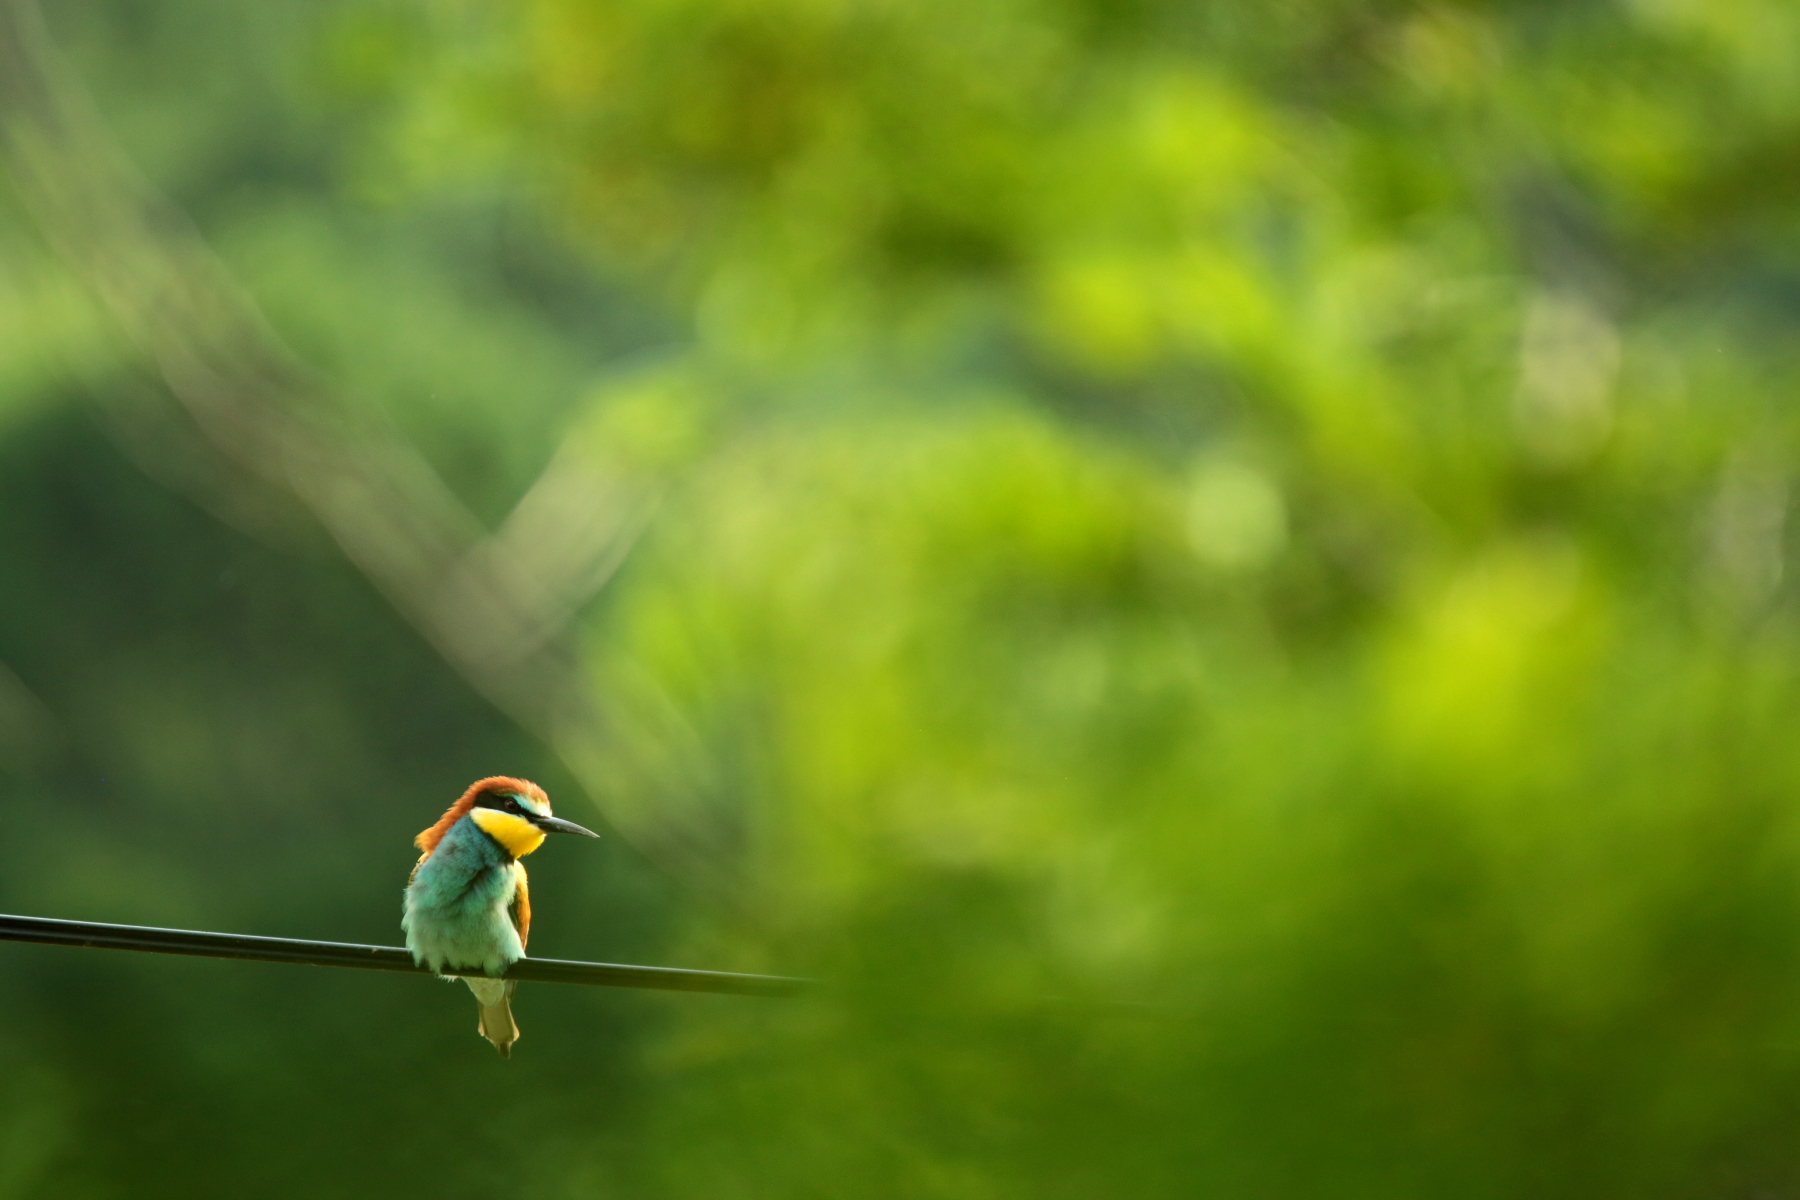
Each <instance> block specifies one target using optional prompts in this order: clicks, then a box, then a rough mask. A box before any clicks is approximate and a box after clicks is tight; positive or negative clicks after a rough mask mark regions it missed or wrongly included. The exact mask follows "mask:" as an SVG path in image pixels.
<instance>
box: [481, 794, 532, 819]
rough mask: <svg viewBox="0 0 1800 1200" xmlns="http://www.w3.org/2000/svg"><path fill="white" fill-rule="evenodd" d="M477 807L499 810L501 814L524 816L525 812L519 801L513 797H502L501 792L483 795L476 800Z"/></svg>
mask: <svg viewBox="0 0 1800 1200" xmlns="http://www.w3.org/2000/svg"><path fill="white" fill-rule="evenodd" d="M475 807H476V808H493V809H498V810H500V811H501V812H510V813H519V814H521V815H523V814H524V811H525V810H524V809H523V808H522V807H520V805H519V802H518V800H517V799H515V798H514V797H512V796H506V795H502V794H500V793H499V792H483V793H481V795H479V796H477V797H476V798H475Z"/></svg>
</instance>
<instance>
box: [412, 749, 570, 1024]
mask: <svg viewBox="0 0 1800 1200" xmlns="http://www.w3.org/2000/svg"><path fill="white" fill-rule="evenodd" d="M550 833H576V834H580V835H581V836H583V837H591V838H597V837H599V836H600V835H599V834H597V833H595V832H594V831H593V830H591V829H583V828H582V827H581V826H579V825H577V824H575V822H573V821H565V820H563V819H562V818H560V817H556V816H552V815H551V813H550V797H549V796H547V795H545V794H544V789H543V788H541V787H539V786H538V785H537V784H535V783H532V782H531V781H530V780H527V779H514V778H512V777H511V776H507V775H494V776H490V777H489V778H487V779H478V780H476V781H475V782H474V783H472V784H470V785H469V788H468V790H467V791H465V792H464V793H463V794H462V796H461V797H460V798H458V800H457V801H456V803H454V804H452V805H451V806H450V807H449V808H447V809H445V810H444V815H443V816H441V817H439V818H438V819H437V822H436V823H435V824H433V825H432V826H431V827H430V828H429V829H426V830H425V831H424V832H422V833H420V834H419V836H418V837H416V838H414V839H413V844H414V845H416V846H417V847H418V848H419V849H420V850H421V851H422V852H423V853H421V854H420V856H419V861H418V862H417V863H416V864H415V865H414V866H413V870H412V876H411V877H410V878H409V879H408V880H407V883H406V899H405V903H404V905H403V906H402V915H401V918H400V927H401V928H402V929H404V930H405V931H406V948H407V949H408V950H409V951H411V952H412V956H413V961H414V962H415V963H417V964H419V965H420V966H425V967H430V968H431V969H432V970H433V971H435V972H437V974H438V975H439V976H440V977H442V976H444V975H445V973H446V972H447V971H453V970H465V971H467V970H478V971H481V972H483V973H484V974H485V975H486V976H488V978H482V977H480V976H475V975H464V976H462V980H463V982H464V983H467V984H468V985H469V990H470V991H472V992H474V993H475V1003H476V1005H477V1006H478V1007H479V1009H480V1023H479V1024H478V1025H477V1027H476V1028H477V1029H478V1030H479V1032H480V1033H481V1036H482V1037H484V1038H486V1039H487V1040H488V1041H490V1042H492V1043H493V1044H494V1048H495V1049H496V1050H498V1051H499V1052H500V1057H501V1058H511V1057H512V1047H513V1043H514V1042H516V1041H518V1040H519V1027H518V1025H517V1024H516V1023H515V1022H514V1021H513V1015H512V995H513V988H514V987H515V986H516V985H517V981H516V980H510V979H499V978H495V977H496V976H499V975H501V974H503V973H504V972H505V970H506V968H508V967H510V966H511V965H512V964H513V963H516V962H518V961H519V960H520V959H521V958H524V957H525V940H526V938H527V936H528V935H529V934H530V932H531V893H530V892H529V891H528V890H527V888H526V883H525V865H524V864H523V863H521V862H520V861H519V860H520V859H521V858H524V857H525V856H526V855H527V854H530V853H531V852H532V851H533V850H536V849H537V848H538V847H539V846H541V845H543V843H544V836H545V835H546V834H550Z"/></svg>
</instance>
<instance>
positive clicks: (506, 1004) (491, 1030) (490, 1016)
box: [463, 975, 519, 1058]
mask: <svg viewBox="0 0 1800 1200" xmlns="http://www.w3.org/2000/svg"><path fill="white" fill-rule="evenodd" d="M463 982H464V983H466V984H468V985H469V990H470V991H471V992H474V993H475V1003H476V1004H477V1005H479V1006H480V1010H481V1023H480V1024H479V1025H477V1026H476V1028H477V1029H478V1030H479V1031H480V1033H481V1036H482V1037H484V1038H486V1039H487V1040H488V1041H490V1042H492V1043H494V1049H496V1050H498V1051H499V1052H500V1057H501V1058H511V1057H512V1045H513V1043H514V1042H516V1041H518V1040H519V1027H518V1025H517V1024H515V1023H514V1021H513V1015H512V994H513V989H514V988H515V987H517V986H518V983H517V981H515V980H511V979H476V978H472V977H470V976H467V975H465V976H463Z"/></svg>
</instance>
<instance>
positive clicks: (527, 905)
mask: <svg viewBox="0 0 1800 1200" xmlns="http://www.w3.org/2000/svg"><path fill="white" fill-rule="evenodd" d="M516 865H518V867H519V887H518V890H517V891H515V892H513V899H512V906H511V907H510V908H508V909H507V915H508V916H510V917H511V918H512V923H513V928H514V929H516V930H518V931H519V945H520V946H521V947H523V946H524V945H525V939H526V938H528V937H530V936H531V889H530V888H528V887H526V886H525V867H524V865H523V864H516Z"/></svg>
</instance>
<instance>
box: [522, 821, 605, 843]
mask: <svg viewBox="0 0 1800 1200" xmlns="http://www.w3.org/2000/svg"><path fill="white" fill-rule="evenodd" d="M531 823H532V824H533V825H536V826H537V827H538V828H539V829H541V830H543V831H544V832H545V833H579V834H580V835H581V836H582V837H592V838H597V837H599V836H600V835H599V834H597V833H595V832H594V831H593V830H591V829H583V828H582V827H581V826H579V825H577V824H576V823H575V822H573V821H565V820H563V819H562V818H561V817H533V818H531Z"/></svg>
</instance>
